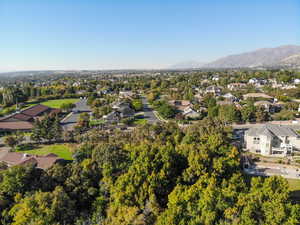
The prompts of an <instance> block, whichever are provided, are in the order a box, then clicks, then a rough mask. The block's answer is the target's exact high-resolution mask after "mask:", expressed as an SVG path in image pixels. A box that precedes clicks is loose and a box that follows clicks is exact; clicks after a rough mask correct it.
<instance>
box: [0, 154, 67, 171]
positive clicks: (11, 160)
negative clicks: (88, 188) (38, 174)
mask: <svg viewBox="0 0 300 225" xmlns="http://www.w3.org/2000/svg"><path fill="white" fill-rule="evenodd" d="M59 160H62V159H61V158H59V157H57V155H55V154H53V153H52V154H48V155H46V156H38V155H29V154H26V153H21V152H8V153H7V154H6V155H4V156H3V157H2V158H1V159H0V161H2V162H5V163H7V164H8V165H9V166H16V165H24V164H27V163H34V164H36V166H37V168H40V169H48V168H49V167H51V166H52V165H53V164H54V163H56V162H57V161H59Z"/></svg>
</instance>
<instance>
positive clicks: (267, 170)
mask: <svg viewBox="0 0 300 225" xmlns="http://www.w3.org/2000/svg"><path fill="white" fill-rule="evenodd" d="M243 161H244V162H243V163H244V164H247V165H248V166H247V168H244V172H245V173H247V174H250V175H256V176H282V177H284V178H289V179H300V168H298V167H295V166H291V165H285V164H278V163H262V162H256V163H254V164H252V163H251V162H250V160H249V159H248V157H244V158H243Z"/></svg>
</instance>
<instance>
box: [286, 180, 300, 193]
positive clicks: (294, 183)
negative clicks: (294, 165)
mask: <svg viewBox="0 0 300 225" xmlns="http://www.w3.org/2000/svg"><path fill="white" fill-rule="evenodd" d="M287 181H288V182H289V186H290V189H291V191H300V179H287Z"/></svg>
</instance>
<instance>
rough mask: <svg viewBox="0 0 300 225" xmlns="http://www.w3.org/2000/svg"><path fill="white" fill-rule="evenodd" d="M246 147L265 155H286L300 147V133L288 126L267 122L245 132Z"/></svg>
mask: <svg viewBox="0 0 300 225" xmlns="http://www.w3.org/2000/svg"><path fill="white" fill-rule="evenodd" d="M244 141H245V144H246V149H248V150H249V151H251V152H254V153H259V154H262V155H265V156H276V155H277V156H278V155H280V156H286V155H289V154H291V153H292V152H293V151H294V150H297V149H300V135H298V133H297V132H296V131H295V130H293V129H292V128H290V127H288V126H282V125H273V124H266V125H263V126H261V127H258V128H251V129H249V130H247V131H246V132H245V136H244Z"/></svg>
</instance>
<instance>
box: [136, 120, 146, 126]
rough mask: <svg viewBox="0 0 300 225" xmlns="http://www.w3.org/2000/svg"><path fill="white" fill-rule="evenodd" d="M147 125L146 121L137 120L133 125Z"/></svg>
mask: <svg viewBox="0 0 300 225" xmlns="http://www.w3.org/2000/svg"><path fill="white" fill-rule="evenodd" d="M146 123H147V120H146V119H135V120H134V122H133V124H135V125H145V124H146Z"/></svg>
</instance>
